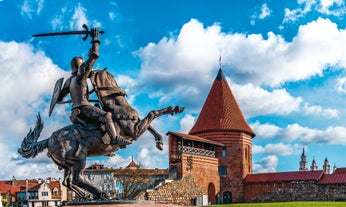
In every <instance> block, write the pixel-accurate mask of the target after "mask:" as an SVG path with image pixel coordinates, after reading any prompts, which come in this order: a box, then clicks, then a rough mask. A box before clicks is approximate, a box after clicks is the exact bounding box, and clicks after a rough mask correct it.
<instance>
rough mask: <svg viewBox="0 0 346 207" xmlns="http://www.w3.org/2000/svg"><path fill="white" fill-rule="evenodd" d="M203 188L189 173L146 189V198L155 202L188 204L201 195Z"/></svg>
mask: <svg viewBox="0 0 346 207" xmlns="http://www.w3.org/2000/svg"><path fill="white" fill-rule="evenodd" d="M204 191H205V189H204V188H203V187H199V186H197V184H196V180H195V178H193V177H192V176H191V175H187V176H185V177H183V179H181V180H175V181H172V182H170V183H166V184H165V185H163V186H160V187H158V188H157V189H156V190H153V191H148V192H147V194H146V197H147V200H151V201H155V202H156V203H169V204H179V205H188V206H189V205H190V204H191V201H192V200H193V199H195V198H196V197H197V196H200V195H203V192H204Z"/></svg>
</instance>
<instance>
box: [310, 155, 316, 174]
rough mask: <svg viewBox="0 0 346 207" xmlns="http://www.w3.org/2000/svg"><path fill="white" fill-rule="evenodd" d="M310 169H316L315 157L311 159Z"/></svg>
mask: <svg viewBox="0 0 346 207" xmlns="http://www.w3.org/2000/svg"><path fill="white" fill-rule="evenodd" d="M310 169H311V171H316V170H317V164H316V161H315V158H314V159H313V160H312V163H311V167H310Z"/></svg>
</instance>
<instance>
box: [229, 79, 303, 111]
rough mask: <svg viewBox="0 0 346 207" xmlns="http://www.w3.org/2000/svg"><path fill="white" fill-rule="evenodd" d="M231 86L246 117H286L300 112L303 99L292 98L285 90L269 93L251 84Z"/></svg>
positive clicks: (232, 84) (233, 84)
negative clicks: (269, 115) (273, 115)
mask: <svg viewBox="0 0 346 207" xmlns="http://www.w3.org/2000/svg"><path fill="white" fill-rule="evenodd" d="M230 85H231V88H232V91H233V92H234V96H235V98H236V100H237V101H238V102H239V104H240V105H241V108H242V112H243V113H244V115H245V117H250V116H251V117H253V116H257V115H268V114H280V115H286V114H289V113H292V112H297V111H299V110H300V105H301V103H302V98H301V97H297V98H295V97H292V96H291V95H290V94H289V93H288V92H287V91H286V90H285V89H275V90H273V91H271V92H269V91H267V90H265V89H263V88H260V87H256V86H254V85H253V84H250V83H249V84H245V85H239V84H235V83H231V84H230ZM254 103H255V104H254Z"/></svg>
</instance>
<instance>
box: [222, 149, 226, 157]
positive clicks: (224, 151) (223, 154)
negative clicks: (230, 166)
mask: <svg viewBox="0 0 346 207" xmlns="http://www.w3.org/2000/svg"><path fill="white" fill-rule="evenodd" d="M221 156H222V157H226V156H227V152H226V147H223V148H222V152H221Z"/></svg>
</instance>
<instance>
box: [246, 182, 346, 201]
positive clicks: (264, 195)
mask: <svg viewBox="0 0 346 207" xmlns="http://www.w3.org/2000/svg"><path fill="white" fill-rule="evenodd" d="M244 189H245V202H273V201H340V200H346V183H345V184H328V185H321V184H318V183H317V181H289V182H268V183H246V184H245V185H244Z"/></svg>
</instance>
